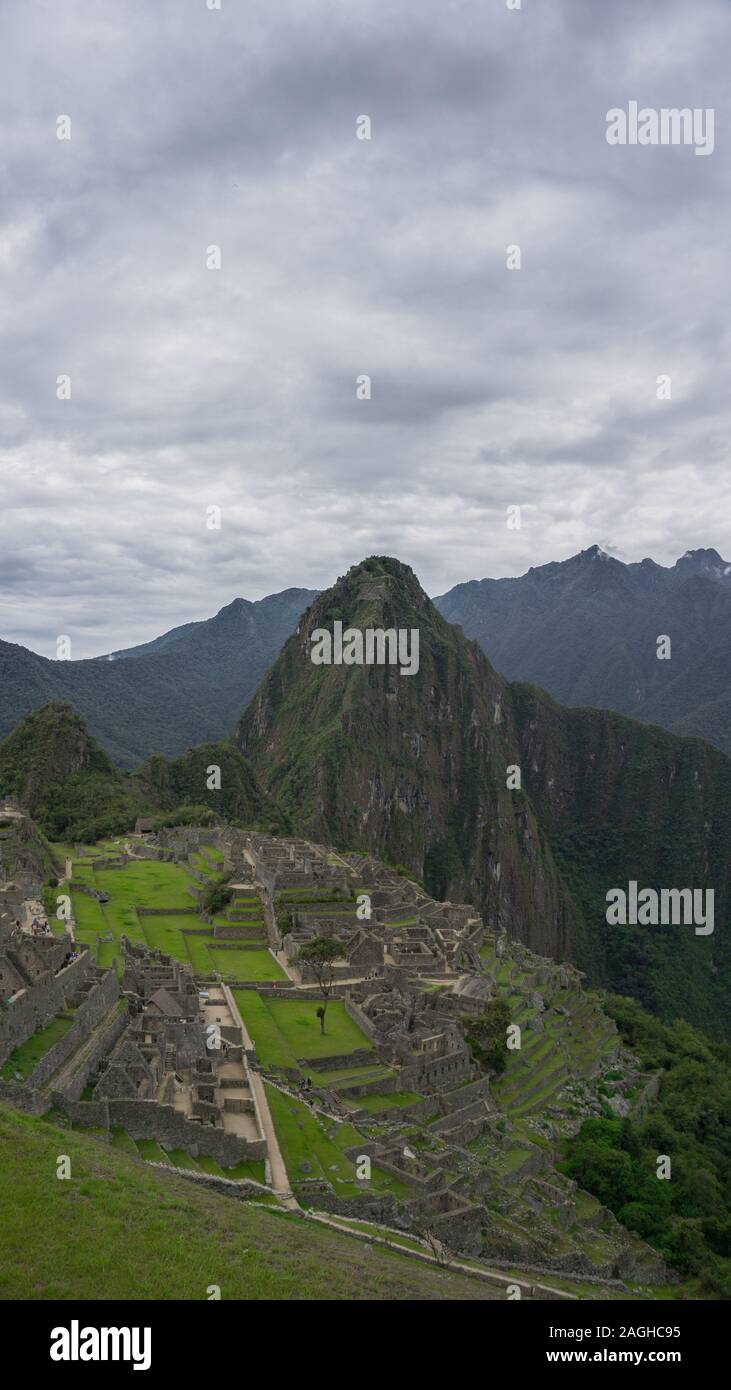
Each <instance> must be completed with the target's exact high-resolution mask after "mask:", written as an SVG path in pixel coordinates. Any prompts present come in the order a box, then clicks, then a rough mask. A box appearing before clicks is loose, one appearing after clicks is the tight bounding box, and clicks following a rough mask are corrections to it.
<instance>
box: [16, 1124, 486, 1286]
mask: <svg viewBox="0 0 731 1390" xmlns="http://www.w3.org/2000/svg"><path fill="white" fill-rule="evenodd" d="M59 1153H65V1154H68V1155H69V1157H70V1159H71V1174H72V1176H71V1179H70V1180H69V1181H67V1182H59V1181H58V1180H57V1178H56V1176H55V1174H56V1158H57V1155H58V1154H59ZM0 1207H1V1208H2V1212H3V1219H2V1222H0V1298H2V1299H8V1300H14V1299H19V1300H25V1299H39V1300H44V1301H45V1300H52V1299H61V1300H66V1301H68V1302H70V1303H78V1302H81V1301H85V1300H92V1299H98V1298H100V1297H102V1298H104V1299H108V1300H112V1301H113V1300H127V1299H145V1300H161V1299H162V1300H176V1299H180V1300H197V1301H199V1302H205V1301H206V1300H207V1298H208V1292H207V1290H208V1286H209V1285H210V1284H217V1285H219V1287H220V1289H221V1296H222V1298H224V1299H226V1300H228V1301H237V1300H241V1301H244V1300H245V1301H247V1302H248V1301H252V1300H254V1301H265V1300H277V1301H282V1302H289V1301H292V1300H295V1301H296V1300H304V1301H313V1300H317V1301H320V1300H333V1299H337V1300H341V1299H342V1300H347V1301H355V1300H363V1301H366V1302H370V1301H373V1300H374V1299H381V1300H400V1301H404V1302H413V1301H415V1300H426V1301H430V1302H431V1301H441V1300H454V1299H486V1298H491V1297H494V1296H495V1295H494V1293H490V1291H489V1288H486V1287H485V1286H483V1285H482V1284H480V1283H478V1282H477V1281H475V1280H471V1279H469V1278H467V1277H465V1276H461V1275H455V1274H450V1273H449V1272H448V1271H446V1270H438V1269H433V1268H431V1267H430V1266H428V1265H423V1264H421V1263H419V1262H418V1261H414V1260H410V1259H409V1258H408V1256H401V1255H398V1254H395V1253H393V1252H389V1251H386V1250H383V1251H381V1250H378V1249H371V1248H370V1247H368V1246H366V1245H362V1244H361V1243H360V1242H359V1241H354V1240H352V1239H351V1238H350V1237H348V1236H346V1235H339V1234H338V1233H337V1232H336V1231H333V1230H332V1229H330V1228H328V1227H324V1226H320V1225H318V1224H317V1223H314V1222H312V1223H310V1222H307V1223H305V1222H303V1221H302V1220H301V1219H297V1218H290V1217H289V1216H288V1215H283V1214H282V1213H280V1212H278V1211H276V1210H274V1209H272V1210H267V1209H266V1208H264V1207H259V1206H255V1207H252V1206H250V1205H249V1204H247V1203H245V1202H232V1201H231V1200H230V1198H228V1197H223V1196H218V1195H217V1194H216V1193H215V1192H212V1191H210V1190H208V1189H206V1188H204V1187H200V1188H199V1187H198V1186H196V1185H194V1184H192V1183H190V1182H187V1181H186V1180H185V1179H184V1178H181V1177H178V1176H177V1175H176V1173H175V1171H174V1169H173V1168H172V1166H171V1167H170V1168H169V1169H154V1168H146V1167H144V1166H143V1165H141V1164H140V1163H138V1162H136V1161H135V1160H133V1159H132V1158H130V1157H129V1156H128V1155H127V1154H125V1153H123V1152H122V1151H121V1150H120V1149H117V1148H114V1147H112V1146H111V1145H106V1144H100V1143H98V1142H97V1141H96V1140H93V1139H89V1138H87V1137H86V1136H85V1135H83V1134H76V1133H73V1132H71V1131H69V1130H67V1129H58V1128H57V1127H56V1126H54V1125H51V1124H49V1123H47V1122H44V1121H42V1120H37V1119H34V1118H33V1117H32V1116H29V1115H21V1114H17V1113H15V1112H13V1111H10V1110H7V1109H5V1108H4V1107H0Z"/></svg>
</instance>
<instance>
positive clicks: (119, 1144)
mask: <svg viewBox="0 0 731 1390" xmlns="http://www.w3.org/2000/svg"><path fill="white" fill-rule="evenodd" d="M112 1145H113V1147H114V1148H115V1149H122V1150H123V1151H124V1153H128V1154H132V1155H133V1157H137V1155H138V1153H139V1150H138V1148H137V1145H136V1144H135V1141H134V1139H133V1138H132V1136H131V1135H130V1134H128V1133H127V1131H126V1129H119V1127H118V1126H116V1125H115V1126H114V1127H113V1129H112Z"/></svg>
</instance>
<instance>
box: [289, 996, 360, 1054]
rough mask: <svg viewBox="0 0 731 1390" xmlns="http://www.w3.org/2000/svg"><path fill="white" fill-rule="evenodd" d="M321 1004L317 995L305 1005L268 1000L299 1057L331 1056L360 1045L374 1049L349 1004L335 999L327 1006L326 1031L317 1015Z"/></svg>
mask: <svg viewBox="0 0 731 1390" xmlns="http://www.w3.org/2000/svg"><path fill="white" fill-rule="evenodd" d="M319 1005H320V1001H319V999H315V998H312V999H311V1000H308V1002H307V1003H305V1002H303V1003H301V1004H300V1002H299V1000H294V999H292V1000H289V999H281V1000H280V999H274V1000H272V1001H271V1002H270V1003H268V1008H269V1011H270V1013H271V1015H272V1017H273V1019H274V1021H275V1023H276V1025H277V1027H278V1028H279V1031H280V1032H281V1033H282V1035H283V1036H284V1037H285V1038H286V1040H287V1043H288V1045H289V1047H290V1050H291V1051H292V1052H293V1053H294V1055H295V1057H306V1058H308V1057H330V1056H336V1055H338V1054H340V1053H346V1052H355V1051H357V1050H358V1049H359V1048H368V1049H371V1050H373V1044H372V1043H371V1042H370V1040H369V1039H368V1038H367V1037H366V1035H365V1033H363V1032H361V1030H360V1028H359V1027H358V1025H357V1023H354V1022H353V1020H352V1018H350V1016H349V1015H348V1014H347V1013H346V1012H345V1005H344V1004H343V1003H341V1001H340V1000H339V999H334V1000H331V1002H330V1003H329V1004H328V1006H327V1016H326V1018H325V1032H324V1034H323V1033H322V1032H321V1030H320V1020H319V1018H318V1017H317V1015H316V1010H317V1009H318V1008H319Z"/></svg>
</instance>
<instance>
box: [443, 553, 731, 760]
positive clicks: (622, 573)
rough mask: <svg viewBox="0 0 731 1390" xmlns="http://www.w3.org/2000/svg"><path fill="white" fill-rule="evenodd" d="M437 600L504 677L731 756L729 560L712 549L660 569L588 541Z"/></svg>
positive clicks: (730, 578) (730, 593)
mask: <svg viewBox="0 0 731 1390" xmlns="http://www.w3.org/2000/svg"><path fill="white" fill-rule="evenodd" d="M434 602H435V604H436V607H437V608H438V609H439V611H440V613H441V614H442V615H443V616H444V617H445V618H446V619H447V620H448V621H449V622H451V623H459V624H460V625H461V627H462V628H463V629H464V631H465V633H466V634H467V636H468V637H474V638H476V640H477V641H478V642H479V643H480V646H481V647H482V649H483V651H485V652H486V653H487V655H488V656H489V658H490V660H491V661H492V662H493V663H494V665H495V666H496V667H497V669H498V670H499V671H502V672H503V674H504V675H506V676H507V677H508V679H510V680H525V681H530V682H532V683H534V684H536V685H540V686H543V687H544V689H546V690H549V691H550V693H551V694H552V695H553V696H555V698H556V699H557V700H560V701H561V702H562V703H563V704H566V705H591V706H594V707H596V708H599V709H614V710H618V711H619V712H620V713H622V714H628V715H631V716H632V717H633V718H634V719H641V720H643V721H645V722H648V723H656V724H661V725H662V726H663V727H664V728H666V729H669V730H670V731H671V732H675V733H679V734H698V735H700V736H701V737H702V738H705V739H707V740H708V741H709V742H710V743H714V744H716V746H717V747H719V748H721V749H722V750H723V751H724V752H726V753H730V752H731V564H728V563H727V562H726V561H725V560H722V559H721V556H720V555H719V554H718V552H717V551H715V550H695V551H689V552H688V553H687V554H686V555H683V556H682V557H681V559H680V560H678V561H677V563H676V564H675V565H674V566H672V567H671V568H664V567H663V566H661V565H656V564H655V563H654V562H653V561H652V560H642V561H641V562H640V563H638V564H630V565H625V564H622V562H621V561H619V560H615V559H614V558H613V557H612V556H610V555H607V554H605V553H604V552H603V551H602V550H600V549H599V547H598V546H592V547H591V549H589V550H584V551H582V552H581V553H580V554H579V555H574V556H573V557H572V558H571V559H570V560H565V561H563V562H562V563H558V564H549V565H542V566H540V568H537V569H530V570H529V571H528V573H527V574H524V575H522V576H521V577H520V578H518V579H482V580H479V581H478V580H473V581H471V582H470V583H468V584H458V585H457V586H456V587H455V588H454V589H451V590H450V591H449V593H447V594H443V595H442V596H441V597H440V598H437V599H435V600H434ZM660 635H667V636H669V637H670V638H671V639H672V656H671V659H670V660H658V658H657V646H656V643H657V638H658V637H659V636H660Z"/></svg>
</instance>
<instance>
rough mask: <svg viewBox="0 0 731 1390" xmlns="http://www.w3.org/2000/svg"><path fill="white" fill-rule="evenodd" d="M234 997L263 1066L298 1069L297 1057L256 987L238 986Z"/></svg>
mask: <svg viewBox="0 0 731 1390" xmlns="http://www.w3.org/2000/svg"><path fill="white" fill-rule="evenodd" d="M234 998H235V1000H236V1003H237V1005H238V1008H239V1012H240V1014H241V1017H242V1018H243V1020H244V1023H245V1024H246V1028H247V1030H248V1033H249V1036H250V1037H251V1038H252V1040H253V1042H254V1043H255V1045H256V1055H257V1057H258V1059H259V1061H260V1062H261V1064H262V1066H265V1067H269V1068H271V1069H272V1070H276V1069H277V1068H279V1067H291V1068H292V1069H293V1070H294V1071H296V1070H297V1058H296V1057H295V1056H294V1054H293V1052H292V1050H291V1048H290V1046H289V1044H288V1042H287V1040H286V1038H285V1037H284V1034H283V1033H282V1032H281V1031H280V1029H279V1027H278V1026H277V1024H276V1023H275V1021H274V1017H273V1015H272V1013H271V1010H270V1008H269V1005H268V1004H267V1002H266V1000H264V999H263V998H262V997H261V995H260V994H257V993H256V991H255V990H253V989H236V990H234Z"/></svg>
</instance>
